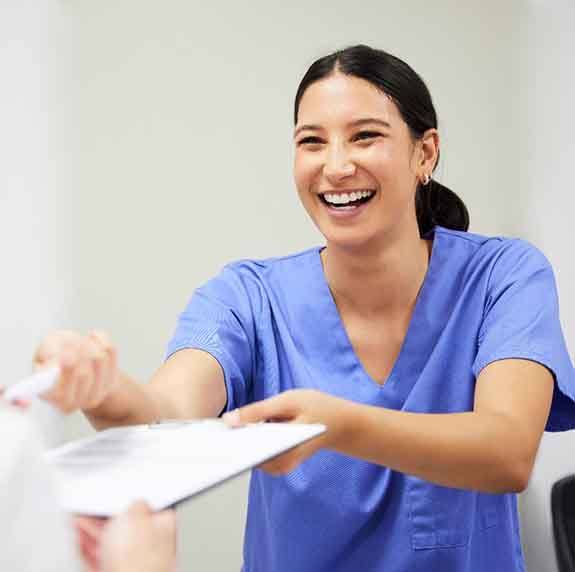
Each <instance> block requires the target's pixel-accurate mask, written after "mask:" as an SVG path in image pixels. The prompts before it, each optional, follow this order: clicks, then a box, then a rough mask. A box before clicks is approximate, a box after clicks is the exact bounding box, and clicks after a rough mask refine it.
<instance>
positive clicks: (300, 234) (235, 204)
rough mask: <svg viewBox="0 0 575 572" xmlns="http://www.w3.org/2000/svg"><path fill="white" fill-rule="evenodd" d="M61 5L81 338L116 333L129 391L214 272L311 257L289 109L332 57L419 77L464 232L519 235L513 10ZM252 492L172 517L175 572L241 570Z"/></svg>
mask: <svg viewBox="0 0 575 572" xmlns="http://www.w3.org/2000/svg"><path fill="white" fill-rule="evenodd" d="M63 6H65V10H66V13H67V15H68V16H69V17H70V18H72V20H73V21H74V26H75V28H76V31H77V38H78V43H77V50H78V57H77V59H78V62H80V63H81V65H79V66H78V67H77V68H76V69H75V76H76V79H77V81H78V86H79V89H80V93H79V100H78V101H79V105H80V122H79V130H80V133H81V141H80V144H79V146H78V148H77V153H76V161H77V164H78V165H79V168H80V176H81V181H80V184H79V185H78V187H77V189H76V193H75V195H74V198H73V202H72V203H70V204H71V205H72V207H73V212H74V224H75V230H74V234H73V236H74V241H73V244H72V245H71V246H72V247H73V249H74V250H73V256H74V268H75V275H74V280H75V284H76V285H77V288H78V292H79V293H78V296H77V297H76V301H77V304H76V305H75V307H74V316H75V325H76V326H77V327H79V328H92V327H95V326H97V327H103V328H106V329H108V330H109V331H110V333H111V334H112V336H113V338H114V339H115V340H116V342H117V344H118V346H119V349H120V358H121V363H122V366H123V367H124V368H125V369H126V370H127V371H129V372H131V373H132V374H133V375H134V376H136V377H138V378H139V379H146V378H148V377H149V375H150V374H151V372H152V371H153V370H154V369H155V368H156V367H157V366H158V365H159V364H160V362H161V360H162V356H163V351H164V347H165V344H166V343H167V341H168V338H169V337H170V335H171V332H172V329H173V327H174V325H175V320H176V316H177V314H178V312H180V311H181V309H182V308H183V306H184V304H185V303H186V301H187V298H188V297H189V295H190V294H191V292H192V290H193V288H194V287H195V286H196V285H198V284H199V283H201V282H202V281H203V280H205V279H206V278H208V277H209V276H211V275H212V274H213V273H214V272H216V271H217V270H218V268H220V267H221V265H222V264H224V263H225V262H226V261H228V260H231V259H234V258H237V257H258V256H267V255H275V254H284V253H287V252H290V251H295V250H298V249H301V248H305V247H307V246H309V245H311V244H315V243H318V242H319V240H320V237H319V236H318V234H317V233H316V231H315V230H314V229H313V228H312V226H311V224H310V223H309V222H308V220H307V218H306V215H305V213H304V211H303V209H301V207H300V206H299V204H298V202H297V198H296V194H295V190H294V187H293V183H292V175H291V133H292V105H293V96H294V94H295V90H296V87H297V84H298V82H299V80H300V78H301V76H302V75H303V73H304V72H305V70H306V69H307V66H308V65H309V64H310V63H311V62H312V61H313V60H314V59H316V58H317V57H319V56H321V55H324V54H326V53H327V52H329V51H331V50H333V49H335V48H339V47H344V46H346V45H349V44H352V43H358V42H363V43H368V44H371V45H374V46H376V47H380V48H384V49H387V50H389V51H391V52H393V53H396V54H397V55H399V56H400V57H402V58H404V59H405V60H407V61H408V62H409V63H411V65H412V66H413V67H414V68H415V69H416V70H417V71H418V72H419V73H420V74H421V75H422V76H423V77H424V78H425V79H426V80H427V82H428V84H429V87H430V89H431V91H432V94H433V95H434V99H435V102H436V105H437V108H438V112H439V116H440V122H441V131H442V134H443V141H444V146H443V151H442V167H441V169H440V171H439V173H440V177H442V178H443V181H444V182H445V183H446V184H448V185H450V186H451V187H452V188H453V189H454V190H456V191H457V192H458V193H460V194H461V196H462V197H463V198H464V200H465V201H466V202H467V203H468V205H469V208H470V210H471V213H472V219H473V223H472V229H473V230H475V231H477V232H484V233H504V232H507V233H509V232H515V230H516V229H517V219H516V217H515V216H514V215H513V214H512V215H511V216H510V215H509V213H510V212H513V211H511V206H512V203H513V196H512V194H511V189H514V188H516V186H517V183H516V171H517V168H516V165H517V161H518V153H519V151H518V149H517V143H516V141H517V131H518V123H517V122H518V115H517V112H516V111H515V108H514V98H515V95H516V89H515V88H516V85H517V81H518V80H517V79H516V74H518V69H517V66H516V62H517V58H518V50H519V44H518V33H519V29H518V27H517V25H516V19H517V11H518V4H517V3H516V2H505V3H501V2H497V1H495V0H491V1H487V2H481V3H479V2H474V3H470V2H459V1H457V0H452V1H447V0H443V1H437V2H433V3H432V2H428V1H426V0H421V1H411V2H399V1H394V2H391V1H388V2H382V1H381V0H377V1H375V0H369V1H362V2H361V3H356V4H352V3H350V2H344V1H341V0H338V1H333V2H330V3H327V4H326V3H315V4H314V3H312V2H304V1H303V0H297V1H292V2H289V3H288V2H280V1H279V0H275V1H273V0H272V1H265V2H264V1H263V0H257V1H253V2H249V3H246V2H223V1H221V0H219V1H218V0H216V1H213V2H202V3H196V2H189V1H184V0H170V1H166V2H161V3H160V2H151V1H142V0H115V1H111V0H100V1H99V2H91V1H88V0H76V1H70V2H66V3H65V4H63ZM79 425H80V423H78V426H73V427H71V434H78V433H79V432H80V431H84V430H85V427H80V426H79ZM246 482H247V481H246V479H239V480H237V481H234V482H232V483H229V484H227V485H225V487H222V488H218V489H216V490H214V491H212V492H210V493H209V494H207V495H205V496H203V497H200V498H199V499H197V500H195V501H193V502H190V503H189V504H188V505H187V506H186V507H185V509H184V510H183V511H182V513H181V515H180V516H181V519H182V524H183V527H182V530H181V541H180V547H181V551H182V569H190V570H191V569H199V570H203V569H208V570H234V569H238V567H239V564H240V561H241V539H242V535H243V519H244V514H245V487H246Z"/></svg>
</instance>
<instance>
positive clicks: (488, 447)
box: [334, 403, 532, 493]
mask: <svg viewBox="0 0 575 572" xmlns="http://www.w3.org/2000/svg"><path fill="white" fill-rule="evenodd" d="M342 413H344V412H342ZM344 417H345V419H346V421H345V425H346V427H349V428H352V429H349V430H346V431H344V432H342V438H341V439H340V440H339V442H338V443H337V444H336V445H335V447H334V448H335V449H336V450H338V451H339V452H341V453H344V454H347V455H351V456H354V457H359V458H361V459H364V460H368V461H371V462H373V463H376V464H379V465H384V466H386V467H389V468H391V469H393V470H396V471H400V472H403V473H408V474H411V475H415V476H417V477H420V478H422V479H425V480H428V481H431V482H434V483H436V484H440V485H444V486H448V487H456V488H464V489H475V490H480V491H484V492H491V493H501V492H509V491H520V490H523V489H524V488H525V486H526V485H527V480H528V478H529V474H530V472H531V466H532V460H531V459H528V458H527V456H526V455H524V454H523V451H524V447H523V446H522V443H521V435H520V434H519V432H518V431H517V430H516V427H515V425H514V423H513V422H512V420H511V419H509V418H507V417H506V416H504V415H499V414H490V413H477V412H468V413H467V412H466V413H450V414H422V413H409V412H403V411H394V410H390V409H383V408H378V407H371V406H365V405H359V404H356V403H351V404H349V406H346V411H345V413H344Z"/></svg>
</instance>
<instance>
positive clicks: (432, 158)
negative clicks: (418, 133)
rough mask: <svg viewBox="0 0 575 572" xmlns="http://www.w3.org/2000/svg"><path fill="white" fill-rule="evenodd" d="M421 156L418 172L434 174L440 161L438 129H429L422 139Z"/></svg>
mask: <svg viewBox="0 0 575 572" xmlns="http://www.w3.org/2000/svg"><path fill="white" fill-rule="evenodd" d="M420 144H421V154H420V157H419V162H418V165H417V167H418V170H419V172H421V173H425V174H429V176H431V173H433V170H434V169H435V165H436V164H437V161H438V159H439V133H438V131H437V129H428V130H427V131H426V132H425V133H424V134H423V135H422V137H421V139H420Z"/></svg>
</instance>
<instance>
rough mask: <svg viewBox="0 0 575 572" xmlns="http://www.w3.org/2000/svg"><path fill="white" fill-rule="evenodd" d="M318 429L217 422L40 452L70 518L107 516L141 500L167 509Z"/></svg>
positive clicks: (107, 434) (125, 432)
mask: <svg viewBox="0 0 575 572" xmlns="http://www.w3.org/2000/svg"><path fill="white" fill-rule="evenodd" d="M324 431H325V427H324V426H323V425H305V424H293V423H290V424H288V423H259V424H255V425H247V426H245V427H240V428H233V429H232V428H229V427H228V426H226V425H225V424H224V423H223V422H222V421H219V420H206V421H199V422H191V423H183V424H180V423H174V424H169V423H168V424H166V425H164V424H158V425H137V426H133V427H121V428H114V429H108V430H106V431H102V432H100V433H98V434H97V435H95V436H94V437H89V438H87V439H81V440H79V441H75V442H72V443H68V444H66V445H63V446H61V447H58V448H56V449H53V450H51V451H49V452H47V453H46V459H47V460H48V462H49V463H50V464H51V465H52V466H53V467H54V469H55V471H56V477H57V482H58V485H59V491H60V499H61V504H62V506H63V508H64V509H65V510H67V511H69V512H73V513H78V514H89V515H94V516H110V515H113V514H117V513H119V512H121V511H123V510H124V509H126V508H127V507H128V506H129V505H130V504H131V503H132V502H133V501H135V500H139V499H143V500H145V501H146V502H147V503H148V504H149V505H150V507H151V508H152V509H153V510H161V509H164V508H167V507H170V506H173V505H175V504H177V503H179V502H181V501H183V500H185V499H187V498H189V497H191V496H193V495H195V494H197V493H199V492H202V491H204V490H206V489H208V488H210V487H212V486H214V485H216V484H218V483H221V482H222V481H224V480H226V479H228V478H230V477H233V476H235V475H238V474H240V473H242V472H244V471H246V470H247V469H250V468H252V467H255V466H257V465H259V464H261V463H263V462H264V461H267V460H269V459H271V458H272V457H275V456H276V455H278V454H280V453H282V452H284V451H287V450H288V449H291V448H292V447H295V446H296V445H298V444H300V443H303V442H304V441H307V440H308V439H311V438H313V437H315V436H317V435H320V434H321V433H323V432H324Z"/></svg>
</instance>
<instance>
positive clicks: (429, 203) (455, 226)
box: [415, 179, 469, 236]
mask: <svg viewBox="0 0 575 572" xmlns="http://www.w3.org/2000/svg"><path fill="white" fill-rule="evenodd" d="M415 214H416V216H417V224H418V226H419V234H420V235H421V236H425V235H426V234H427V233H428V232H430V231H431V230H432V229H433V227H434V226H436V225H439V226H443V227H445V228H449V229H451V230H463V231H466V230H467V229H468V228H469V212H468V211H467V207H466V206H465V204H464V202H463V201H462V200H461V199H460V198H459V197H458V196H457V195H456V194H455V193H454V192H453V191H452V190H450V189H448V188H447V187H445V186H444V185H442V184H441V183H438V182H437V181H436V180H434V179H431V180H430V181H429V183H428V184H427V185H426V186H425V187H424V186H422V185H419V186H418V187H417V191H416V193H415Z"/></svg>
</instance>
